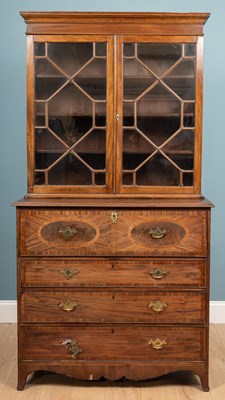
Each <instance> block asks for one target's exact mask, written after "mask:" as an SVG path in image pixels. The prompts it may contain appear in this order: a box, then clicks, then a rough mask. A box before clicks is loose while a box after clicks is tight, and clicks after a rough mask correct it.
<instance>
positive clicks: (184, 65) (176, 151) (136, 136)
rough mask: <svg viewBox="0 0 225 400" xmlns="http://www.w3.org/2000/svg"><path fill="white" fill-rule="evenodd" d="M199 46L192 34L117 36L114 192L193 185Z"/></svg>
mask: <svg viewBox="0 0 225 400" xmlns="http://www.w3.org/2000/svg"><path fill="white" fill-rule="evenodd" d="M197 49H198V50H197ZM201 50H202V47H201V39H199V44H198V46H197V45H196V38H195V37H182V38H181V37H165V39H164V38H162V37H161V38H160V37H155V38H154V37H153V38H149V37H146V36H145V37H140V38H138V39H137V37H136V38H135V37H126V36H124V37H121V38H119V39H118V54H117V56H118V60H120V61H121V62H119V63H118V65H119V71H118V79H119V82H118V104H117V107H118V108H117V109H118V121H117V132H118V134H117V138H118V142H117V171H118V174H117V190H118V191H119V192H121V193H130V194H131V193H176V194H178V193H195V192H197V191H198V189H199V185H200V173H199V172H198V170H199V165H200V161H201V160H200V157H201V156H200V154H201V151H200V144H201V139H200V138H201V122H200V121H201V81H202V77H201V68H200V67H201V62H199V64H197V59H201ZM197 51H198V53H197ZM197 98H198V104H196V99H197ZM197 166H198V168H197Z"/></svg>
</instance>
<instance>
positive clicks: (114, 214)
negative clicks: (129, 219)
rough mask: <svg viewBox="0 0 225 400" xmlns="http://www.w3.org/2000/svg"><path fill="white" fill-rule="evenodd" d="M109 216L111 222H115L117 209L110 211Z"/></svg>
mask: <svg viewBox="0 0 225 400" xmlns="http://www.w3.org/2000/svg"><path fill="white" fill-rule="evenodd" d="M110 218H111V220H112V223H113V224H116V223H117V219H118V212H117V211H112V212H111V213H110Z"/></svg>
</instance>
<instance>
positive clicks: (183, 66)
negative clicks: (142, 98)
mask: <svg viewBox="0 0 225 400" xmlns="http://www.w3.org/2000/svg"><path fill="white" fill-rule="evenodd" d="M163 81H164V82H165V83H166V84H167V85H168V86H169V87H170V88H171V89H172V90H173V91H174V92H175V93H176V94H177V95H178V96H179V97H181V99H182V100H194V99H195V60H192V59H191V60H182V61H181V62H180V63H179V64H178V65H177V66H176V67H175V68H173V70H172V71H171V72H170V73H169V74H168V75H167V76H166V78H164V79H163Z"/></svg>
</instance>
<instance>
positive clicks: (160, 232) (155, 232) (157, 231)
mask: <svg viewBox="0 0 225 400" xmlns="http://www.w3.org/2000/svg"><path fill="white" fill-rule="evenodd" d="M148 234H149V235H151V237H153V239H162V238H163V237H164V236H165V235H166V234H167V231H166V229H164V228H163V229H161V228H154V229H150V230H149V231H148Z"/></svg>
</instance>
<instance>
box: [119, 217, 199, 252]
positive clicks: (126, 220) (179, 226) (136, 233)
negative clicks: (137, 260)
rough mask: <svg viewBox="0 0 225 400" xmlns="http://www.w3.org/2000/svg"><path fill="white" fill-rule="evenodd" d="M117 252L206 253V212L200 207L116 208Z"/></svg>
mask: <svg viewBox="0 0 225 400" xmlns="http://www.w3.org/2000/svg"><path fill="white" fill-rule="evenodd" d="M117 252H118V253H120V254H124V255H128V254H135V255H153V256H156V255H158V256H183V257H185V256H198V257H200V256H206V254H207V213H206V211H202V210H199V211H198V210H193V211H192V210H155V211H154V210H151V211H148V210H146V211H145V210H143V211H139V210H128V211H121V212H118V220H117Z"/></svg>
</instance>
